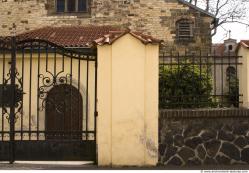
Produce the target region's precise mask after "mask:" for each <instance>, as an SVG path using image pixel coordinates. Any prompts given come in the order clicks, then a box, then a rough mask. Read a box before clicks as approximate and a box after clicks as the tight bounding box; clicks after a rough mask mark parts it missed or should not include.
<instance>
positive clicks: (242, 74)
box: [238, 46, 249, 108]
mask: <svg viewBox="0 0 249 173" xmlns="http://www.w3.org/2000/svg"><path fill="white" fill-rule="evenodd" d="M238 55H239V56H242V58H239V59H241V63H242V66H241V67H240V68H239V70H238V76H239V93H241V94H243V97H242V101H243V103H242V105H241V106H242V107H246V108H248V107H249V80H248V78H249V60H248V59H249V49H247V48H245V47H243V46H240V48H239V50H238Z"/></svg>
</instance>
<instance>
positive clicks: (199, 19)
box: [0, 0, 215, 53]
mask: <svg viewBox="0 0 249 173" xmlns="http://www.w3.org/2000/svg"><path fill="white" fill-rule="evenodd" d="M57 1H59V0H3V1H1V2H0V28H1V29H0V31H1V32H0V35H2V36H7V35H11V33H12V31H13V26H16V29H15V32H17V34H19V33H23V32H27V31H29V30H34V29H37V28H41V27H46V26H65V25H69V26H76V25H77V26H78V25H112V26H122V27H128V28H130V29H132V30H137V31H141V32H144V33H146V34H149V35H152V36H153V37H156V38H158V39H162V40H164V41H165V45H166V46H165V48H164V50H167V51H169V50H175V51H180V52H184V51H190V52H192V51H199V50H202V52H204V53H207V52H210V50H211V30H212V29H213V28H214V23H215V17H214V16H212V14H209V13H206V12H205V11H203V10H201V9H199V8H197V7H194V6H192V5H191V4H189V3H186V2H184V1H183V0H83V1H82V0H81V1H80V0H76V1H75V3H76V4H79V3H82V2H83V3H84V7H86V9H87V10H86V11H84V12H77V11H72V12H69V11H65V12H58V8H65V7H64V6H58V5H60V4H59V3H61V2H57ZM62 1H63V0H62ZM64 1H66V2H67V1H68V0H64ZM84 1H85V2H84ZM70 3H71V2H70ZM67 5H68V4H65V6H67ZM68 8H69V7H68ZM70 8H71V7H70ZM76 9H78V7H76ZM78 10H79V9H78ZM180 20H185V21H184V22H186V21H188V22H189V23H190V24H191V28H188V27H190V25H188V26H187V29H191V31H187V34H190V37H189V38H187V39H179V37H178V35H179V33H180V32H179V31H178V29H179V28H180V26H181V27H183V32H182V33H183V34H184V27H185V23H182V24H181V25H179V26H178V25H177V22H178V21H180ZM13 23H14V24H15V25H13ZM185 29H186V27H185Z"/></svg>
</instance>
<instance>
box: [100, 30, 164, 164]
mask: <svg viewBox="0 0 249 173" xmlns="http://www.w3.org/2000/svg"><path fill="white" fill-rule="evenodd" d="M158 52H159V46H158V45H151V44H149V45H144V44H143V43H142V42H141V41H139V40H138V39H136V38H134V37H133V36H131V35H130V34H126V35H125V36H123V37H121V38H119V39H118V40H117V41H115V42H114V43H113V44H112V45H104V46H98V84H99V87H98V112H99V116H98V123H97V124H98V128H97V143H98V164H99V165H102V166H104V165H113V166H125V165H127V166H128V165H134V166H143V165H155V164H156V163H157V161H158V153H157V151H158Z"/></svg>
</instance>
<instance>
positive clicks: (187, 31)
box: [176, 19, 193, 40]
mask: <svg viewBox="0 0 249 173" xmlns="http://www.w3.org/2000/svg"><path fill="white" fill-rule="evenodd" d="M176 25H177V38H178V39H179V40H188V39H191V38H192V37H193V23H192V21H191V20H188V19H181V20H179V21H177V23H176Z"/></svg>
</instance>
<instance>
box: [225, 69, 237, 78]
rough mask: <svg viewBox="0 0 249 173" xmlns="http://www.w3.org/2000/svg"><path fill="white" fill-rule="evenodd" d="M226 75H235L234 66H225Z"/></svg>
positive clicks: (229, 76)
mask: <svg viewBox="0 0 249 173" xmlns="http://www.w3.org/2000/svg"><path fill="white" fill-rule="evenodd" d="M226 76H227V79H229V78H233V77H236V70H235V68H234V67H232V66H230V67H227V70H226Z"/></svg>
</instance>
